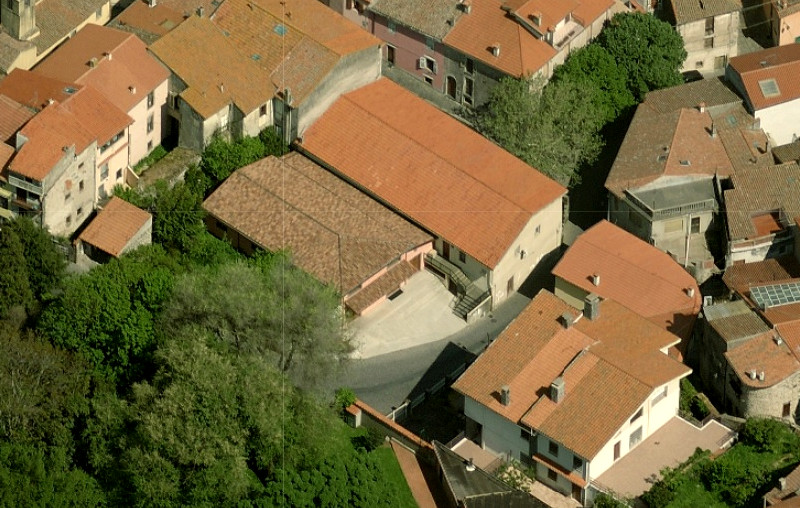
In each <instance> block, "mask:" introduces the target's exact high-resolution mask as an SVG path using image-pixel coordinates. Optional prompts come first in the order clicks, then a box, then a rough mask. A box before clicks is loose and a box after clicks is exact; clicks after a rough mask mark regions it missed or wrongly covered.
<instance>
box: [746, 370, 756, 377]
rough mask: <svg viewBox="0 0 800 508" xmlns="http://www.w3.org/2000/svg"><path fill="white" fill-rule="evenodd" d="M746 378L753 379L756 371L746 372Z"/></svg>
mask: <svg viewBox="0 0 800 508" xmlns="http://www.w3.org/2000/svg"><path fill="white" fill-rule="evenodd" d="M747 377H749V378H750V379H755V378H756V369H750V370H748V371H747Z"/></svg>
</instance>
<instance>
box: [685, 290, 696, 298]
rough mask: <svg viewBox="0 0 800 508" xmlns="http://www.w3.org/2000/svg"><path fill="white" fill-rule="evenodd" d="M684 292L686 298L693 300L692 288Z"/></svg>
mask: <svg viewBox="0 0 800 508" xmlns="http://www.w3.org/2000/svg"><path fill="white" fill-rule="evenodd" d="M684 291H686V296H688V297H689V298H694V288H686V289H684Z"/></svg>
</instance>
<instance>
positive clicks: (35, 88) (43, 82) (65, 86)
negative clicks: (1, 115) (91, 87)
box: [0, 69, 83, 111]
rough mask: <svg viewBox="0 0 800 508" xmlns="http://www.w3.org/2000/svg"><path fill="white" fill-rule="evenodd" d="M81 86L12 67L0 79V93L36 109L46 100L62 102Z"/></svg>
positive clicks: (45, 104) (44, 104) (42, 106)
mask: <svg viewBox="0 0 800 508" xmlns="http://www.w3.org/2000/svg"><path fill="white" fill-rule="evenodd" d="M81 88H83V87H82V86H80V85H76V84H74V83H69V82H66V81H60V80H57V79H53V78H49V77H47V76H42V75H40V74H37V73H35V72H32V71H25V70H22V69H14V70H13V71H11V73H10V74H9V75H8V76H6V77H5V78H3V79H2V80H0V95H5V96H6V97H9V98H10V99H13V100H14V101H16V102H19V103H20V104H23V105H25V106H27V107H29V108H32V109H34V110H36V111H38V110H40V109H42V108H44V107H45V106H47V102H48V100H50V99H52V100H54V101H57V102H63V101H65V100H67V99H69V98H70V97H71V96H72V95H73V94H74V93H75V92H77V91H78V90H80V89H81Z"/></svg>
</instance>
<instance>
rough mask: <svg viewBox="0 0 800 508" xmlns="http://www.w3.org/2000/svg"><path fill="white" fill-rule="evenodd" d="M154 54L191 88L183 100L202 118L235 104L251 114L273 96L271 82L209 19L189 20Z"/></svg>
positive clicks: (161, 42) (155, 46) (159, 43)
mask: <svg viewBox="0 0 800 508" xmlns="http://www.w3.org/2000/svg"><path fill="white" fill-rule="evenodd" d="M150 50H151V51H152V52H153V53H154V54H155V55H156V56H157V57H158V58H159V59H160V60H161V61H162V62H164V63H165V64H166V65H167V66H168V67H169V68H170V69H172V71H173V73H175V75H176V76H178V77H179V78H180V79H181V80H182V81H183V82H184V83H186V85H187V87H188V88H187V89H186V90H184V91H183V92H182V93H181V97H182V98H183V99H184V100H185V101H186V102H187V103H188V104H189V105H190V106H191V107H192V108H193V109H194V110H195V111H197V112H198V113H199V114H200V115H201V116H202V117H203V118H209V117H210V116H212V115H214V114H216V113H217V112H218V111H219V110H221V109H222V108H223V107H225V106H226V105H228V104H230V103H231V102H233V103H234V104H235V105H236V106H237V107H238V108H239V109H240V110H241V111H242V112H244V113H245V114H247V113H250V112H251V111H254V110H255V109H256V108H258V107H260V105H262V104H264V103H266V102H268V101H269V100H270V99H271V98H272V96H273V95H274V92H275V88H274V87H273V85H272V84H271V82H270V79H269V76H268V75H267V74H265V73H264V72H263V71H262V70H261V68H260V67H259V66H258V65H257V64H256V62H255V61H254V60H253V59H252V58H250V57H249V56H246V55H243V54H241V53H240V52H239V50H237V48H236V47H235V46H234V45H233V43H232V40H231V38H230V37H227V36H225V35H224V34H223V32H222V30H221V29H220V28H219V27H218V26H216V25H215V24H214V23H212V22H211V21H209V20H208V19H206V18H199V17H197V16H192V17H190V18H189V19H187V20H186V21H184V22H183V23H181V24H180V25H179V26H178V27H176V28H175V29H173V30H172V31H171V32H169V33H168V34H167V35H165V36H164V37H162V38H160V39H159V40H157V41H156V42H155V43H153V45H152V46H150Z"/></svg>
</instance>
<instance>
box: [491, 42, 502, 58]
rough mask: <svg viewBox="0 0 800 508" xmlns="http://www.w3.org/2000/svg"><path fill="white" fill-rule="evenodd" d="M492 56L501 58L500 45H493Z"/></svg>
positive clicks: (497, 43) (496, 43)
mask: <svg viewBox="0 0 800 508" xmlns="http://www.w3.org/2000/svg"><path fill="white" fill-rule="evenodd" d="M492 55H493V56H500V43H499V42H495V43H494V44H492Z"/></svg>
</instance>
